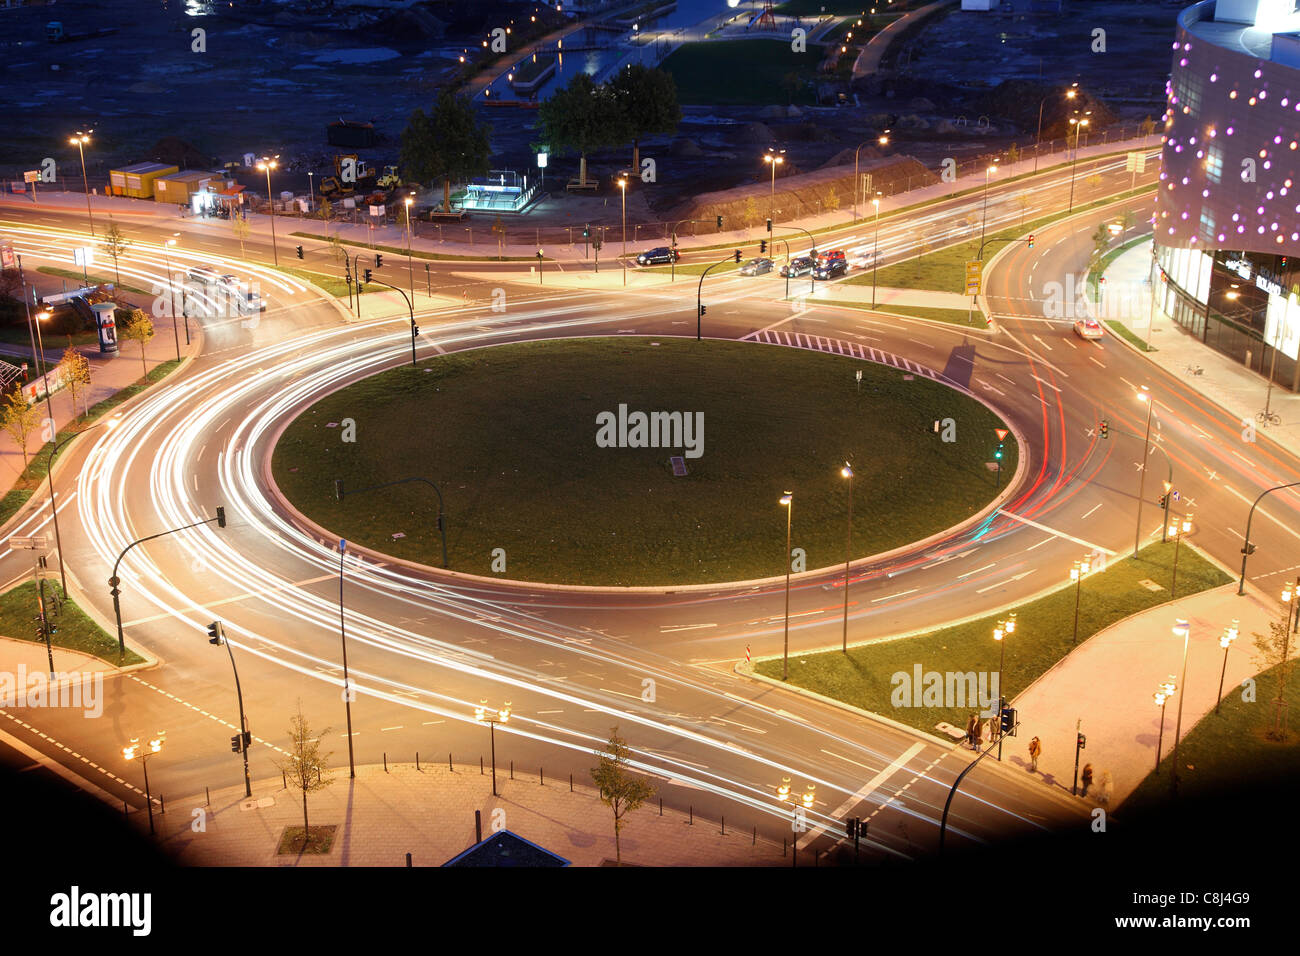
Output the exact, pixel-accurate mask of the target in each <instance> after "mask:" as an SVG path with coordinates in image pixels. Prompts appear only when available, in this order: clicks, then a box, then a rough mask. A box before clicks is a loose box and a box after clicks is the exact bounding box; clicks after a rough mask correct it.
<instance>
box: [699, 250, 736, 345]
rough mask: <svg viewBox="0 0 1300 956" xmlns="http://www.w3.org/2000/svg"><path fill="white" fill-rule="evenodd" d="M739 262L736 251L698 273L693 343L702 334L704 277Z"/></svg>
mask: <svg viewBox="0 0 1300 956" xmlns="http://www.w3.org/2000/svg"><path fill="white" fill-rule="evenodd" d="M739 261H740V250H739V249H737V250H736V251H735V252H733V253H732V254H731V255H729V256H727V258H725V259H723V260H722V261H721V262H715V263H714V264H713V265H711V266H709V267H708V268H707V269H705V270H704V271H703V272H702V273H700V285H699V288H698V289H696V290H695V341H697V342H698V341H700V337H701V335H702V334H703V320H704V302H703V296H704V277H705V276H707V275H708V274H709V273H710V272H712V271H713V270H714V269H716V268H717V267H718V266H725V265H726V264H727V263H728V262H739Z"/></svg>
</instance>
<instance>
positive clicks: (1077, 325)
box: [1074, 316, 1104, 339]
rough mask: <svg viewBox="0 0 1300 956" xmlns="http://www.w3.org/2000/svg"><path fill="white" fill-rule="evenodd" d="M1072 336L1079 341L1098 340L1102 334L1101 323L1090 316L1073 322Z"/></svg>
mask: <svg viewBox="0 0 1300 956" xmlns="http://www.w3.org/2000/svg"><path fill="white" fill-rule="evenodd" d="M1074 334H1075V335H1077V336H1078V337H1079V338H1081V339H1099V338H1101V337H1102V335H1103V334H1104V332H1103V330H1102V327H1101V323H1100V322H1098V321H1097V320H1096V319H1094V318H1091V317H1090V316H1085V317H1083V318H1080V319H1075V320H1074Z"/></svg>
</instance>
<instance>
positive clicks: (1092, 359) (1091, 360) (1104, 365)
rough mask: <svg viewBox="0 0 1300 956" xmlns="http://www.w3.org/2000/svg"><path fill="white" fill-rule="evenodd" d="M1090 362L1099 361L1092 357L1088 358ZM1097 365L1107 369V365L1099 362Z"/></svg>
mask: <svg viewBox="0 0 1300 956" xmlns="http://www.w3.org/2000/svg"><path fill="white" fill-rule="evenodd" d="M1088 361H1089V362H1097V360H1096V359H1095V358H1093V357H1092V356H1091V355H1089V356H1088ZM1097 364H1098V365H1099V366H1101V367H1102V368H1105V367H1106V364H1105V363H1104V362H1097Z"/></svg>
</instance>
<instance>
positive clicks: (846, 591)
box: [840, 461, 853, 654]
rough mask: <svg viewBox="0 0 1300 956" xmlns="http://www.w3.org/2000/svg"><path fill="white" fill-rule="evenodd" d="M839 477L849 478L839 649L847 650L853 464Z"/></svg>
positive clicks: (843, 469)
mask: <svg viewBox="0 0 1300 956" xmlns="http://www.w3.org/2000/svg"><path fill="white" fill-rule="evenodd" d="M840 477H841V478H847V479H848V480H849V522H848V533H847V534H846V536H845V537H846V540H845V544H844V639H843V641H842V642H841V648H840V649H841V650H842V651H843V652H844V653H845V654H847V653H848V652H849V561H850V560H851V559H852V557H853V466H852V465H850V464H849V463H848V462H847V461H846V462H845V463H844V467H843V468H841V469H840Z"/></svg>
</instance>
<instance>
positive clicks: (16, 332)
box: [0, 325, 99, 354]
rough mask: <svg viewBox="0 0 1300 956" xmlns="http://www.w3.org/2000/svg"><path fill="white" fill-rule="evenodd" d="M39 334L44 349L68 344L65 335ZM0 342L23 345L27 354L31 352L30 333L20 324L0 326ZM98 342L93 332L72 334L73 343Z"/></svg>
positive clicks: (92, 343)
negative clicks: (42, 339) (42, 338)
mask: <svg viewBox="0 0 1300 956" xmlns="http://www.w3.org/2000/svg"><path fill="white" fill-rule="evenodd" d="M41 334H42V335H43V336H44V344H45V347H46V349H48V350H50V351H54V350H55V349H60V348H66V347H67V345H68V336H67V335H51V334H49V332H43V333H41ZM0 342H7V343H8V344H10V345H21V346H24V347H26V349H27V351H28V354H30V353H31V348H32V342H31V333H30V332H28V331H27V329H26V328H24V327H23V326H21V325H4V326H0ZM98 343H99V336H98V335H97V334H96V333H94V332H78V333H76V334H75V335H73V336H72V344H73V345H97V344H98Z"/></svg>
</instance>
